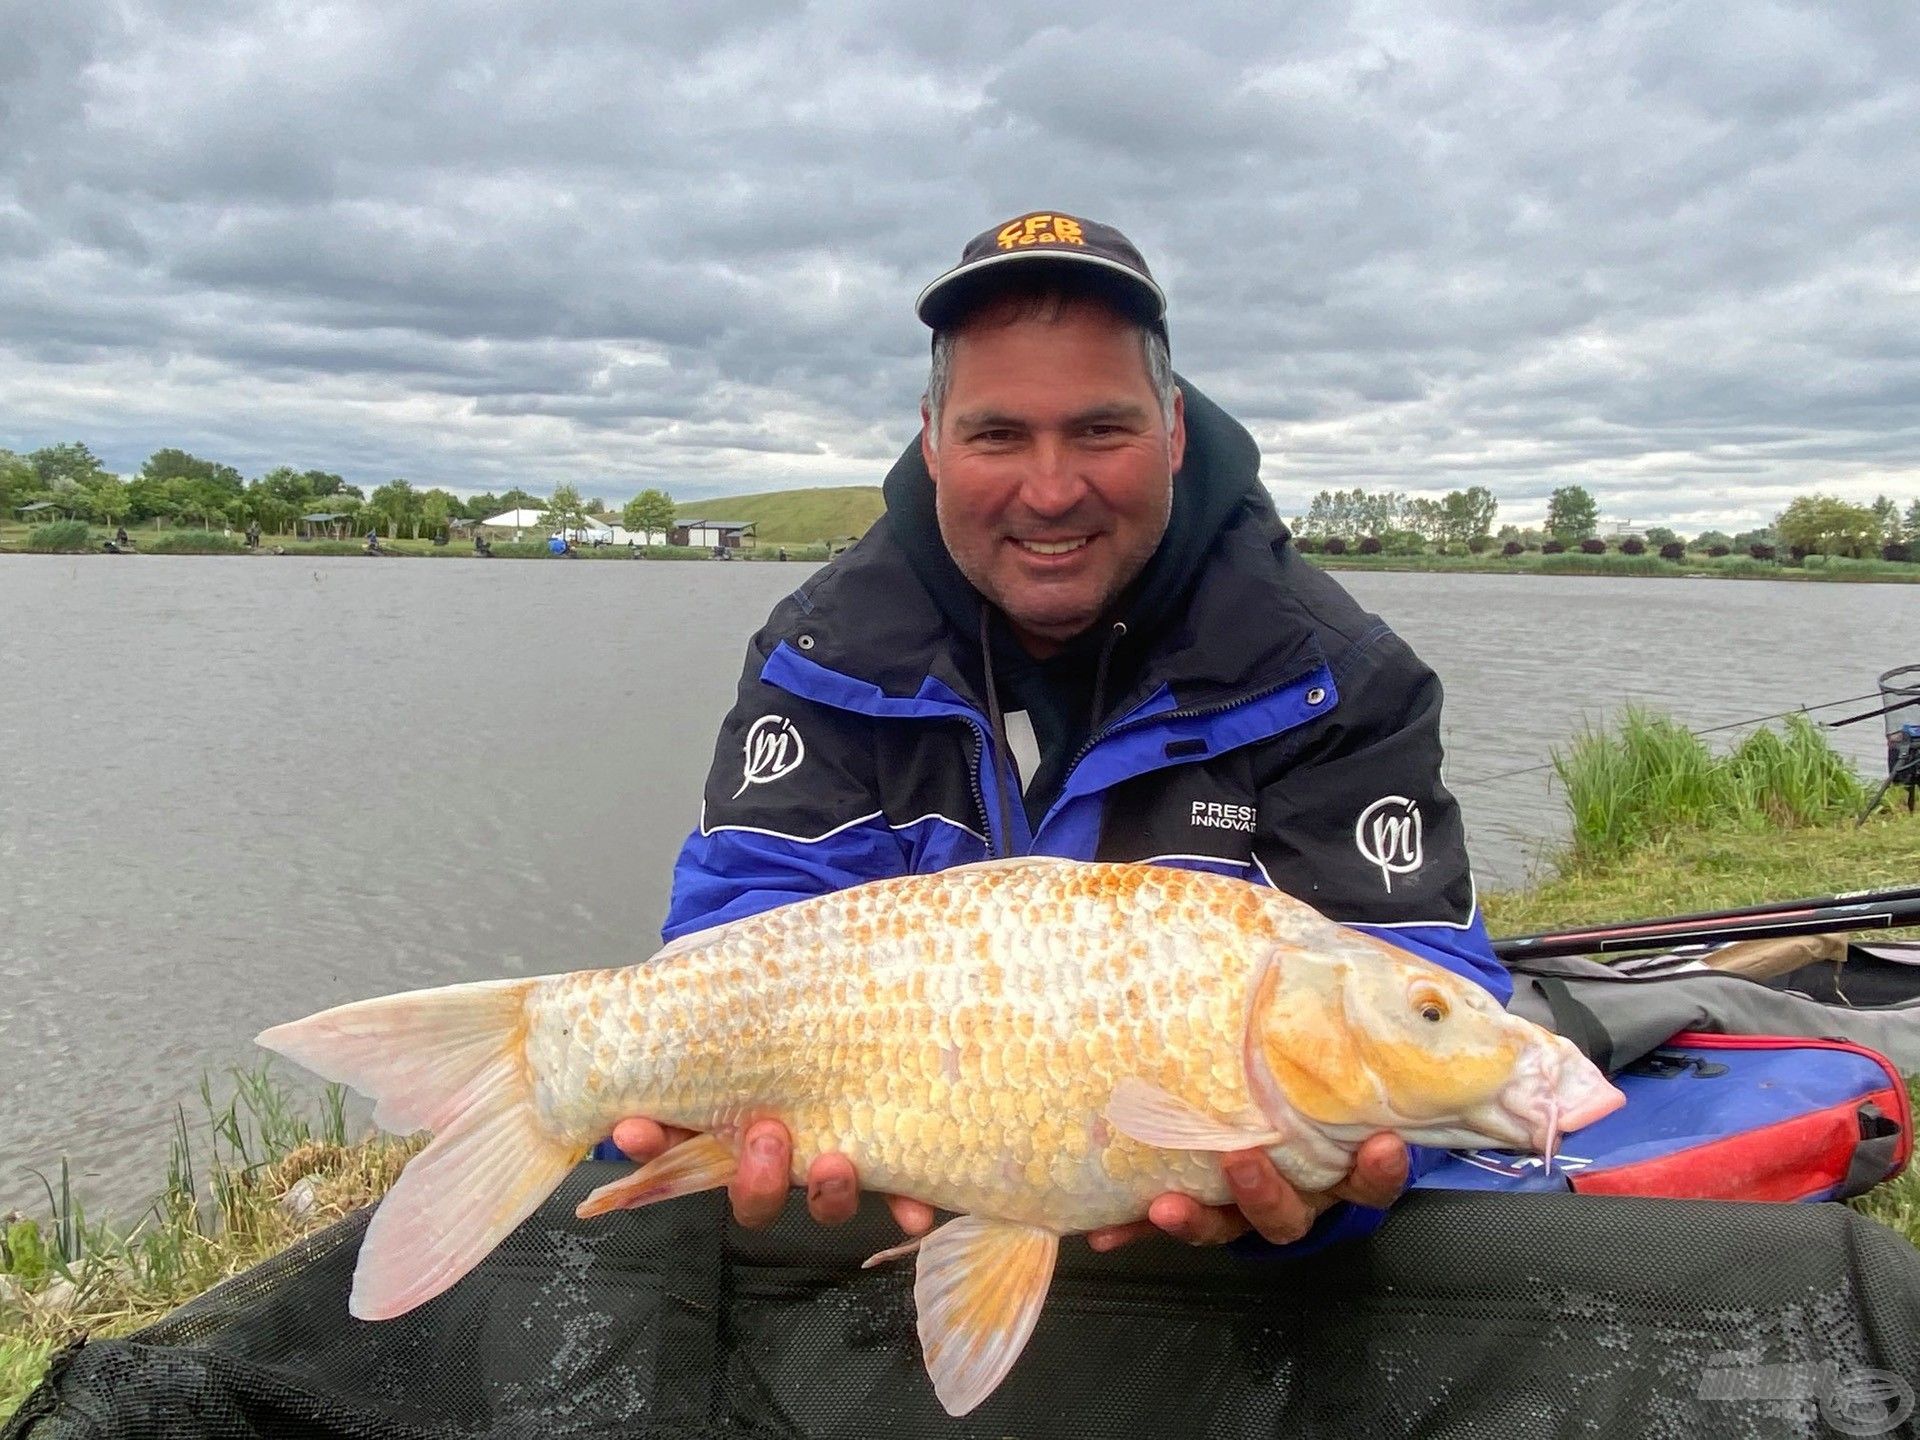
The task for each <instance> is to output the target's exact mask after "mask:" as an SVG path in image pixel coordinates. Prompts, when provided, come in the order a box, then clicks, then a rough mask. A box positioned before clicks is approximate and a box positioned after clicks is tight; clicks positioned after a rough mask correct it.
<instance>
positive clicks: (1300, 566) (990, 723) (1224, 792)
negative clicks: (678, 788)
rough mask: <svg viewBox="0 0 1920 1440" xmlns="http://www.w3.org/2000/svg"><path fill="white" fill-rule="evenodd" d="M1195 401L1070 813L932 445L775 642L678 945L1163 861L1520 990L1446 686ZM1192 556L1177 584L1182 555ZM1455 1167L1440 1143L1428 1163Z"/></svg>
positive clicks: (1080, 763)
mask: <svg viewBox="0 0 1920 1440" xmlns="http://www.w3.org/2000/svg"><path fill="white" fill-rule="evenodd" d="M1183 390H1184V393H1185V396H1186V415H1187V435H1188V442H1187V454H1186V461H1185V463H1184V465H1183V466H1182V469H1181V471H1180V473H1179V475H1178V476H1177V477H1176V479H1175V516H1174V520H1173V522H1172V523H1170V525H1169V530H1168V535H1167V537H1166V539H1164V540H1163V542H1162V553H1161V554H1157V555H1156V557H1155V560H1154V561H1153V562H1151V563H1150V564H1149V567H1148V572H1147V574H1146V575H1145V577H1144V584H1145V587H1146V592H1154V593H1159V594H1162V595H1171V596H1173V597H1174V603H1172V604H1171V605H1168V606H1165V607H1163V608H1164V611H1165V613H1164V614H1163V615H1162V616H1161V617H1160V619H1159V623H1157V624H1155V625H1153V626H1151V627H1148V628H1147V629H1146V630H1145V631H1144V632H1136V631H1135V630H1131V629H1129V627H1128V626H1127V625H1126V622H1125V619H1124V618H1116V616H1114V615H1110V616H1108V617H1105V618H1103V620H1102V621H1101V622H1100V624H1099V625H1098V626H1096V627H1095V629H1096V631H1100V632H1103V634H1104V636H1105V639H1104V640H1101V641H1100V643H1101V645H1102V648H1103V649H1104V650H1106V651H1107V653H1106V655H1104V656H1103V657H1102V662H1101V670H1102V673H1103V676H1104V675H1105V674H1106V673H1108V671H1109V669H1110V670H1111V673H1112V674H1113V675H1115V676H1117V677H1119V683H1117V684H1113V685H1112V686H1111V687H1110V689H1111V694H1110V695H1109V694H1105V693H1103V689H1105V688H1109V687H1104V686H1096V688H1095V696H1096V705H1097V708H1098V710H1099V714H1098V716H1097V717H1096V718H1090V720H1089V723H1088V725H1087V731H1088V733H1087V737H1086V739H1085V741H1084V742H1083V743H1082V744H1081V745H1080V746H1079V748H1078V751H1077V753H1076V754H1075V755H1074V756H1073V758H1072V760H1071V762H1070V763H1069V764H1067V765H1066V766H1064V767H1056V768H1060V769H1062V770H1063V774H1062V776H1061V778H1060V780H1059V783H1058V787H1057V793H1055V794H1053V795H1052V796H1051V797H1050V798H1049V799H1048V801H1047V802H1046V804H1045V808H1044V811H1043V813H1041V814H1040V815H1039V816H1038V818H1037V819H1035V818H1033V817H1031V816H1029V814H1028V811H1027V809H1026V807H1025V806H1024V805H1023V804H1022V797H1021V792H1020V780H1019V777H1018V775H1017V774H1016V773H1014V769H1013V765H1012V763H1011V761H1010V758H1009V756H1008V753H1007V747H1006V745H1005V743H1004V740H1003V737H1002V728H1001V724H1000V722H1001V718H1002V717H1001V715H1000V713H999V706H998V704H997V699H998V697H997V696H995V695H993V694H992V692H993V688H994V687H993V686H991V685H990V684H988V683H987V674H986V670H987V667H986V665H985V663H984V661H983V656H984V655H986V654H989V653H991V647H992V640H991V635H990V632H989V627H987V626H986V625H985V624H984V623H983V625H982V626H981V627H980V628H979V629H976V630H973V632H972V633H969V630H968V628H967V627H963V626H962V625H961V624H959V623H957V617H956V616H955V615H954V614H953V613H952V610H953V601H952V598H951V597H952V587H953V583H954V577H953V576H946V575H934V574H929V573H927V567H928V563H929V562H928V561H927V560H926V558H925V557H926V554H927V552H928V550H929V548H930V547H929V545H928V543H927V536H926V533H925V531H926V528H927V527H928V526H930V525H931V524H932V523H933V521H932V518H931V517H932V505H931V499H930V496H931V480H930V479H929V478H928V477H927V474H926V470H925V467H924V465H923V464H922V462H921V459H920V455H919V451H918V447H917V446H914V447H909V449H908V450H907V452H906V453H905V454H903V455H902V456H901V458H900V460H899V462H898V463H897V464H896V465H895V467H894V470H893V472H892V474H891V475H890V476H889V477H888V481H887V496H888V512H887V514H886V515H885V516H883V517H882V518H881V519H880V521H879V522H877V523H876V524H875V526H874V527H873V528H872V529H871V530H870V531H869V532H868V534H867V535H866V536H865V538H863V539H862V540H861V541H860V542H859V543H858V544H857V545H855V546H854V547H853V548H851V549H850V550H848V551H847V552H846V553H845V554H843V555H841V556H840V557H839V558H838V559H836V560H835V561H834V562H833V563H831V564H829V565H827V566H826V567H824V568H823V569H821V570H819V571H817V572H816V573H815V574H814V575H812V576H811V577H810V578H809V579H808V580H807V582H806V583H805V584H803V585H802V586H801V587H800V588H799V589H798V590H797V591H795V592H794V593H793V594H792V595H790V596H788V597H787V599H785V600H784V601H782V602H781V603H780V604H779V605H778V606H776V607H775V609H774V611H773V613H772V615H771V616H770V617H769V619H768V621H767V623H766V625H765V626H764V627H763V628H762V629H761V630H760V632H759V633H758V634H757V635H755V636H754V638H753V640H752V642H751V643H750V644H749V646H748V649H747V657H746V664H745V667H744V669H743V671H742V674H741V678H740V686H739V691H738V695H737V698H736V701H735V704H734V706H733V709H732V710H731V711H730V712H729V713H728V715H727V717H726V719H725V721H724V722H723V723H722V725H721V727H720V734H719V738H718V740H717V742H716V744H715V748H714V756H713V764H712V768H711V771H710V773H709V775H708V779H707V785H706V793H705V798H704V802H703V805H702V810H701V817H700V824H699V826H698V828H697V829H696V830H695V831H694V832H693V834H692V835H691V836H689V838H688V839H687V841H686V844H685V845H684V846H683V848H682V850H681V853H680V857H679V860H678V862H677V864H676V867H675V872H674V884H673V899H672V903H671V906H670V909H669V914H668V919H667V924H666V927H665V933H666V937H667V938H668V939H673V938H676V937H678V936H680V935H682V934H685V933H687V932H689V931H692V930H697V929H701V928H704V927H706V926H710V925H716V924H720V923H722V922H725V921H728V920H733V919H737V918H739V917H741V916H744V915H750V914H753V913H756V912H758V911H760V910H765V909H769V908H771V907H773V906H775V905H780V904H785V903H788V902H792V901H796V900H801V899H805V898H808V897H811V896H814V895H820V894H824V893H827V892H829V891H832V890H836V889H840V888H843V887H846V886H849V885H855V884H860V883H864V882H866V881H871V880H877V879H882V878H885V877H889V876H897V875H906V874H917V873H924V872H930V871H935V870H942V869H946V868H948V867H950V866H954V865H962V864H967V863H969V862H972V861H976V860H983V859H988V858H991V857H994V856H1004V855H1016V854H1045V855H1059V856H1064V857H1068V858H1074V859H1083V860H1115V861H1145V862H1151V863H1155V864H1163V865H1178V866H1186V867H1190V868H1195V869H1204V870H1211V871H1215V872H1217V873H1221V874H1227V875H1234V876H1238V877H1240V878H1243V879H1246V880H1249V881H1252V882H1254V883H1258V884H1266V885H1273V886H1277V887H1278V888H1280V889H1282V890H1285V891H1287V892H1288V893H1289V894H1292V895H1294V896H1296V897H1297V898H1299V899H1302V900H1305V901H1306V902H1308V903H1309V904H1311V905H1313V906H1314V907H1315V908H1316V909H1318V910H1320V911H1321V912H1322V913H1323V914H1325V915H1327V916H1328V917H1329V918H1332V919H1334V920H1338V921H1342V922H1345V923H1349V924H1352V925H1354V926H1355V927H1356V928H1358V929H1361V930H1365V931H1368V932H1369V933H1372V934H1374V935H1377V936H1379V937H1380V938H1382V939H1385V940H1387V941H1390V942H1391V943H1393V944H1396V945H1399V946H1401V947H1403V948H1405V949H1407V950H1410V951H1412V952H1414V953H1416V954H1419V955H1422V956H1424V957H1426V958H1428V959H1431V960H1434V961H1436V962H1438V963H1439V964H1441V965H1444V966H1446V967H1447V968H1449V969H1451V970H1454V971H1456V972H1457V973H1460V974H1463V975H1466V976H1467V977H1469V978H1471V979H1473V980H1475V981H1477V982H1478V983H1480V984H1481V985H1483V986H1485V987H1486V988H1487V989H1488V990H1490V991H1492V992H1493V993H1494V994H1495V995H1496V996H1497V997H1498V998H1499V999H1500V1000H1501V1001H1502V1002H1503V1003H1504V1001H1505V1000H1506V999H1507V997H1508V995H1509V994H1510V992H1511V981H1510V979H1509V978H1508V976H1507V973H1506V971H1505V969H1504V968H1503V967H1502V966H1501V965H1500V963H1499V962H1498V961H1497V960H1496V959H1495V958H1494V955H1493V953H1492V950H1491V948H1490V946H1489V944H1488V941H1487V936H1486V932H1485V929H1484V927H1483V925H1482V924H1481V920H1480V916H1479V913H1478V908H1477V904H1476V899H1475V893H1474V885H1473V879H1472V874H1471V871H1470V870H1469V867H1468V863H1467V854H1466V845H1465V834H1464V827H1463V825H1462V821H1461V816H1460V811H1459V807H1458V805H1457V804H1456V803H1455V801H1454V800H1453V797H1452V796H1451V795H1449V794H1448V793H1447V791H1446V789H1445V788H1444V787H1443V786H1442V784H1441V782H1440V759H1441V743H1440V707H1441V689H1440V682H1439V680H1438V678H1437V677H1436V676H1435V675H1434V674H1433V672H1432V671H1431V670H1430V669H1428V668H1427V667H1426V666H1425V665H1424V664H1422V663H1421V662H1420V660H1419V659H1418V658H1417V657H1416V656H1415V655H1414V654H1413V652H1412V650H1410V649H1409V648H1408V646H1407V645H1406V644H1405V643H1404V642H1403V641H1402V640H1401V639H1400V638H1399V637H1398V636H1397V635H1395V634H1394V633H1393V632H1392V630H1390V629H1389V628H1388V627H1387V626H1386V625H1385V624H1384V623H1383V622H1382V621H1381V620H1380V619H1379V618H1378V617H1376V616H1373V615H1370V614H1368V613H1367V612H1365V611H1364V610H1362V609H1361V608H1360V607H1359V605H1358V604H1356V603H1355V602H1354V600H1353V599H1352V598H1351V597H1350V596H1348V595H1347V593H1346V592H1345V591H1344V590H1343V589H1342V588H1341V587H1340V586H1339V585H1338V584H1337V583H1336V582H1335V581H1334V580H1333V579H1332V578H1331V577H1330V576H1328V575H1326V574H1324V573H1323V572H1321V571H1320V570H1318V569H1316V568H1314V567H1313V566H1311V565H1309V564H1308V563H1307V562H1306V561H1304V560H1302V559H1301V558H1300V556H1299V554H1298V552H1297V551H1296V550H1295V549H1294V548H1293V546H1292V544H1291V543H1290V541H1289V536H1288V533H1287V530H1286V527H1285V526H1284V525H1283V524H1282V523H1281V522H1280V520H1279V518H1278V516H1277V515H1276V514H1275V512H1274V510H1273V506H1272V503H1271V500H1270V499H1269V497H1268V495H1267V492H1266V489H1265V487H1264V486H1262V485H1261V484H1260V483H1259V478H1258V468H1259V452H1258V449H1257V447H1256V446H1255V444H1254V442H1253V440H1252V437H1251V436H1250V435H1248V434H1247V432H1246V431H1245V429H1243V428H1242V427H1241V426H1240V425H1239V424H1238V423H1237V422H1235V421H1233V420H1232V419H1231V418H1230V417H1228V416H1227V415H1226V414H1225V413H1224V412H1223V411H1221V410H1220V409H1219V408H1218V407H1217V406H1214V405H1213V404H1212V403H1211V402H1209V401H1207V400H1206V399H1205V397H1204V396H1202V395H1200V394H1199V392H1198V391H1196V390H1195V389H1194V388H1193V387H1192V386H1190V385H1184V383H1183ZM1195 517H1201V518H1200V519H1198V520H1197V521H1196V519H1195ZM1183 547H1184V550H1185V552H1186V554H1185V558H1184V559H1183V560H1181V561H1180V562H1179V567H1178V568H1179V571H1180V573H1178V574H1176V575H1175V576H1173V577H1172V580H1173V582H1174V583H1169V577H1168V575H1167V573H1166V572H1167V568H1168V567H1167V566H1166V565H1164V564H1162V563H1161V562H1162V561H1163V559H1165V557H1166V556H1167V555H1171V554H1174V553H1175V552H1177V551H1180V550H1181V549H1182V548H1183ZM931 548H932V549H934V550H937V551H938V552H939V554H940V556H941V558H944V549H943V548H941V547H939V546H938V545H937V544H935V545H933V546H932V547H931ZM947 563H948V564H949V565H950V563H951V562H950V561H948V562H947ZM955 574H956V575H957V572H955ZM1144 593H1145V592H1143V591H1142V589H1141V587H1135V590H1134V592H1133V593H1132V594H1131V595H1130V596H1128V597H1123V601H1122V603H1121V605H1120V607H1119V614H1120V616H1122V617H1124V615H1125V614H1129V613H1133V612H1132V611H1129V610H1128V608H1127V607H1128V605H1129V604H1132V605H1136V606H1137V605H1139V604H1140V603H1142V601H1143V596H1144ZM943 601H944V602H945V603H944V604H943ZM1096 638H1097V637H1096ZM1123 642H1124V643H1127V644H1128V645H1129V646H1130V649H1129V652H1128V653H1127V654H1126V655H1125V656H1124V658H1123V659H1122V661H1121V663H1118V664H1117V665H1112V666H1111V667H1110V666H1109V665H1108V663H1107V662H1108V661H1110V660H1113V659H1114V658H1115V655H1114V652H1115V651H1116V650H1118V649H1119V647H1120V645H1121V643H1123ZM1433 1158H1437V1157H1430V1156H1424V1155H1419V1154H1416V1156H1415V1163H1416V1172H1417V1171H1418V1169H1420V1168H1423V1167H1424V1165H1425V1164H1427V1163H1430V1162H1431V1160H1432V1159H1433ZM1337 1208H1338V1209H1339V1210H1341V1211H1352V1212H1353V1213H1352V1214H1341V1215H1340V1216H1339V1217H1338V1219H1339V1221H1341V1222H1343V1223H1339V1224H1334V1225H1328V1224H1326V1223H1325V1222H1323V1225H1322V1226H1320V1227H1317V1228H1316V1232H1315V1238H1320V1239H1324V1238H1329V1237H1328V1235H1322V1233H1321V1232H1322V1231H1327V1232H1329V1234H1330V1233H1331V1232H1334V1231H1339V1232H1341V1233H1345V1232H1346V1231H1349V1230H1352V1231H1357V1230H1359V1229H1362V1228H1365V1227H1366V1226H1367V1225H1368V1224H1369V1223H1371V1221H1370V1220H1369V1219H1368V1218H1367V1217H1370V1216H1371V1217H1373V1218H1377V1215H1376V1214H1375V1212H1360V1211H1357V1210H1355V1207H1337ZM1331 1213H1332V1212H1330V1214H1331ZM1287 1248H1288V1249H1294V1248H1297V1247H1287Z"/></svg>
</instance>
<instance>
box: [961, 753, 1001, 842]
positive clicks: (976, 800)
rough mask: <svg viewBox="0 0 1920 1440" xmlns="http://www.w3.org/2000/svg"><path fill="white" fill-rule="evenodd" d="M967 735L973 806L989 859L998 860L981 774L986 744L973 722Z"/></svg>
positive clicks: (985, 789) (984, 781)
mask: <svg viewBox="0 0 1920 1440" xmlns="http://www.w3.org/2000/svg"><path fill="white" fill-rule="evenodd" d="M966 726H967V733H968V734H969V735H971V736H972V737H973V804H974V809H975V811H976V812H977V813H978V814H979V816H980V833H981V834H982V835H983V836H985V837H986V841H987V858H988V859H989V860H992V859H995V858H997V856H998V854H999V852H998V850H997V849H996V848H995V847H994V843H993V817H992V816H991V815H989V814H988V813H987V785H986V780H985V778H984V776H983V775H982V774H981V771H982V769H983V768H984V767H983V766H982V764H981V762H982V760H983V759H984V757H985V753H986V748H987V747H986V742H985V741H984V740H982V739H981V738H980V727H979V726H978V725H976V724H974V723H973V722H972V721H971V720H969V721H967V722H966Z"/></svg>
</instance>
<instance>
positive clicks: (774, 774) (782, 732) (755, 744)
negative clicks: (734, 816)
mask: <svg viewBox="0 0 1920 1440" xmlns="http://www.w3.org/2000/svg"><path fill="white" fill-rule="evenodd" d="M741 748H742V749H743V750H744V751H745V752H746V763H745V765H744V766H743V767H742V769H741V780H740V788H739V789H738V790H736V791H734V792H733V795H732V797H731V798H732V799H735V800H738V799H739V798H740V797H741V796H742V795H744V794H746V793H747V787H748V786H749V785H765V784H768V783H769V782H771V781H774V780H778V779H779V778H780V777H781V776H782V775H791V774H792V773H793V772H794V771H796V770H798V769H799V768H800V762H801V761H802V760H804V759H806V758H807V747H806V744H805V743H804V742H803V741H802V740H801V739H800V732H799V731H798V730H796V729H794V728H793V722H792V721H791V720H789V719H787V717H786V716H784V715H762V716H761V717H760V718H759V719H758V720H756V721H754V722H753V727H752V728H751V729H749V730H748V731H747V743H746V744H745V745H744V746H742V747H741Z"/></svg>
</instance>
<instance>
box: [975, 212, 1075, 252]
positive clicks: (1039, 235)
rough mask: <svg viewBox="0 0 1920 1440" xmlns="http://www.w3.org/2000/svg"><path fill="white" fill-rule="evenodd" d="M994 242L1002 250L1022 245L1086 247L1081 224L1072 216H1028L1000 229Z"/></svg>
mask: <svg viewBox="0 0 1920 1440" xmlns="http://www.w3.org/2000/svg"><path fill="white" fill-rule="evenodd" d="M993 238H994V241H995V242H996V243H997V244H998V245H999V246H1000V248H1001V249H1002V250H1017V249H1019V248H1020V247H1021V246H1022V245H1085V244H1086V243H1087V237H1086V235H1085V234H1084V233H1083V232H1082V231H1081V229H1080V222H1079V221H1078V220H1075V219H1074V218H1073V217H1072V216H1071V215H1028V216H1026V217H1024V218H1023V219H1019V220H1015V221H1012V222H1011V223H1009V224H1006V225H1003V226H1001V227H1000V232H999V233H998V234H997V235H995V236H994V237H993Z"/></svg>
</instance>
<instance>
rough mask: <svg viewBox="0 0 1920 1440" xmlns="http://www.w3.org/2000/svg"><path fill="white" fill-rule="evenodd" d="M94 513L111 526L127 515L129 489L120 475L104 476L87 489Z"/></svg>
mask: <svg viewBox="0 0 1920 1440" xmlns="http://www.w3.org/2000/svg"><path fill="white" fill-rule="evenodd" d="M87 492H88V494H90V495H91V496H92V497H93V509H94V513H95V514H97V515H99V517H100V518H101V519H102V520H104V521H106V522H107V524H109V525H111V524H113V523H114V522H115V521H116V520H120V519H123V518H124V517H125V516H126V514H127V487H126V485H125V484H123V483H122V482H121V479H120V477H119V476H118V475H102V476H101V477H100V478H99V479H98V480H96V481H94V482H93V484H91V485H89V486H88V487H87Z"/></svg>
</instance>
